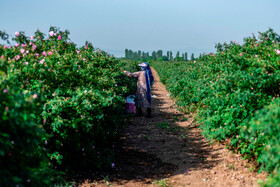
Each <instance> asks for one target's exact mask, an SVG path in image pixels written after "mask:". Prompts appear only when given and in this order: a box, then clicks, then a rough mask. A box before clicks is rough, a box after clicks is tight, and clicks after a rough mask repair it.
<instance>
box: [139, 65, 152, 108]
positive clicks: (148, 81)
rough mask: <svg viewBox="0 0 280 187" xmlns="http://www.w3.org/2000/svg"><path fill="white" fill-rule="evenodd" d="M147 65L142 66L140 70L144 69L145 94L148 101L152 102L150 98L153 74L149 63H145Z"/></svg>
mask: <svg viewBox="0 0 280 187" xmlns="http://www.w3.org/2000/svg"><path fill="white" fill-rule="evenodd" d="M145 64H146V65H147V66H142V71H145V80H146V94H147V99H148V101H149V103H150V104H151V103H152V98H151V87H152V85H153V84H154V76H153V73H152V71H151V68H150V65H149V63H145Z"/></svg>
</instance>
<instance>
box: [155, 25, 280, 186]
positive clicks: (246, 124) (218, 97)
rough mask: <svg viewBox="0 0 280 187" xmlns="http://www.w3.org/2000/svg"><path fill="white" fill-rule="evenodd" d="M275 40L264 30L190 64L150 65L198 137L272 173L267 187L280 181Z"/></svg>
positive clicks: (279, 74) (279, 71)
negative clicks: (189, 116)
mask: <svg viewBox="0 0 280 187" xmlns="http://www.w3.org/2000/svg"><path fill="white" fill-rule="evenodd" d="M279 42H280V38H279V35H278V34H276V33H275V32H273V30H272V29H269V30H268V31H267V32H264V33H259V38H258V39H257V38H256V37H255V36H253V37H247V38H244V44H242V45H241V44H238V43H236V42H231V43H230V44H226V43H225V44H218V45H216V48H217V53H215V54H206V55H203V56H202V57H200V58H198V59H196V60H195V61H189V62H153V67H154V68H155V69H156V71H157V72H158V73H159V76H160V79H161V81H162V82H163V83H164V84H165V85H166V87H167V89H168V90H169V91H170V93H171V95H172V97H173V98H174V99H176V101H177V105H178V107H180V108H181V110H183V111H193V112H196V113H197V116H196V120H197V123H199V125H200V128H201V129H202V134H203V135H204V136H206V137H207V138H208V139H210V140H213V139H216V140H218V141H228V142H229V143H228V144H229V147H230V148H231V149H233V150H235V151H237V152H240V153H241V154H242V155H244V158H248V159H251V160H254V161H256V162H257V164H258V165H259V166H260V168H259V171H263V170H264V171H267V172H269V173H270V174H271V175H270V177H269V179H268V183H267V185H268V186H278V185H279V183H280V155H279V152H280V121H279V119H280V118H279V115H280V102H279V99H278V97H279V91H280V89H279V84H280V50H279V49H280V46H279Z"/></svg>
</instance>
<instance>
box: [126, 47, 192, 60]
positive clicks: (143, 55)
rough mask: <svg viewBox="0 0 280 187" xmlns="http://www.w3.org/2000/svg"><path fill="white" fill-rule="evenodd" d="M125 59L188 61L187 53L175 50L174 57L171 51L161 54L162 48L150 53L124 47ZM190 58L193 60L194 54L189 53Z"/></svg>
mask: <svg viewBox="0 0 280 187" xmlns="http://www.w3.org/2000/svg"><path fill="white" fill-rule="evenodd" d="M125 59H128V60H141V61H150V60H157V61H188V60H189V59H188V53H187V52H185V53H182V54H180V52H179V51H177V53H176V55H175V57H173V54H172V51H167V52H166V55H163V52H162V50H158V51H153V52H152V54H151V55H150V54H149V52H143V51H141V50H138V51H132V50H131V49H125ZM190 60H192V61H193V60H195V58H194V54H193V53H192V54H191V57H190Z"/></svg>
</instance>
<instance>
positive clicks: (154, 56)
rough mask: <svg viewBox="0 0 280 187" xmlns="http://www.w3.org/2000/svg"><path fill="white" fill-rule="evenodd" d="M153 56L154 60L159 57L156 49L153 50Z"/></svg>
mask: <svg viewBox="0 0 280 187" xmlns="http://www.w3.org/2000/svg"><path fill="white" fill-rule="evenodd" d="M152 57H153V60H156V59H157V54H156V52H155V51H153V52H152Z"/></svg>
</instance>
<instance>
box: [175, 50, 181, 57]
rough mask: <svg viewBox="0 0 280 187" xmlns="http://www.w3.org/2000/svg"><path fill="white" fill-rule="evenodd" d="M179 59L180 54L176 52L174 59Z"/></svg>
mask: <svg viewBox="0 0 280 187" xmlns="http://www.w3.org/2000/svg"><path fill="white" fill-rule="evenodd" d="M179 57H180V52H179V51H177V53H176V57H175V58H177V59H178V58H179Z"/></svg>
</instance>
